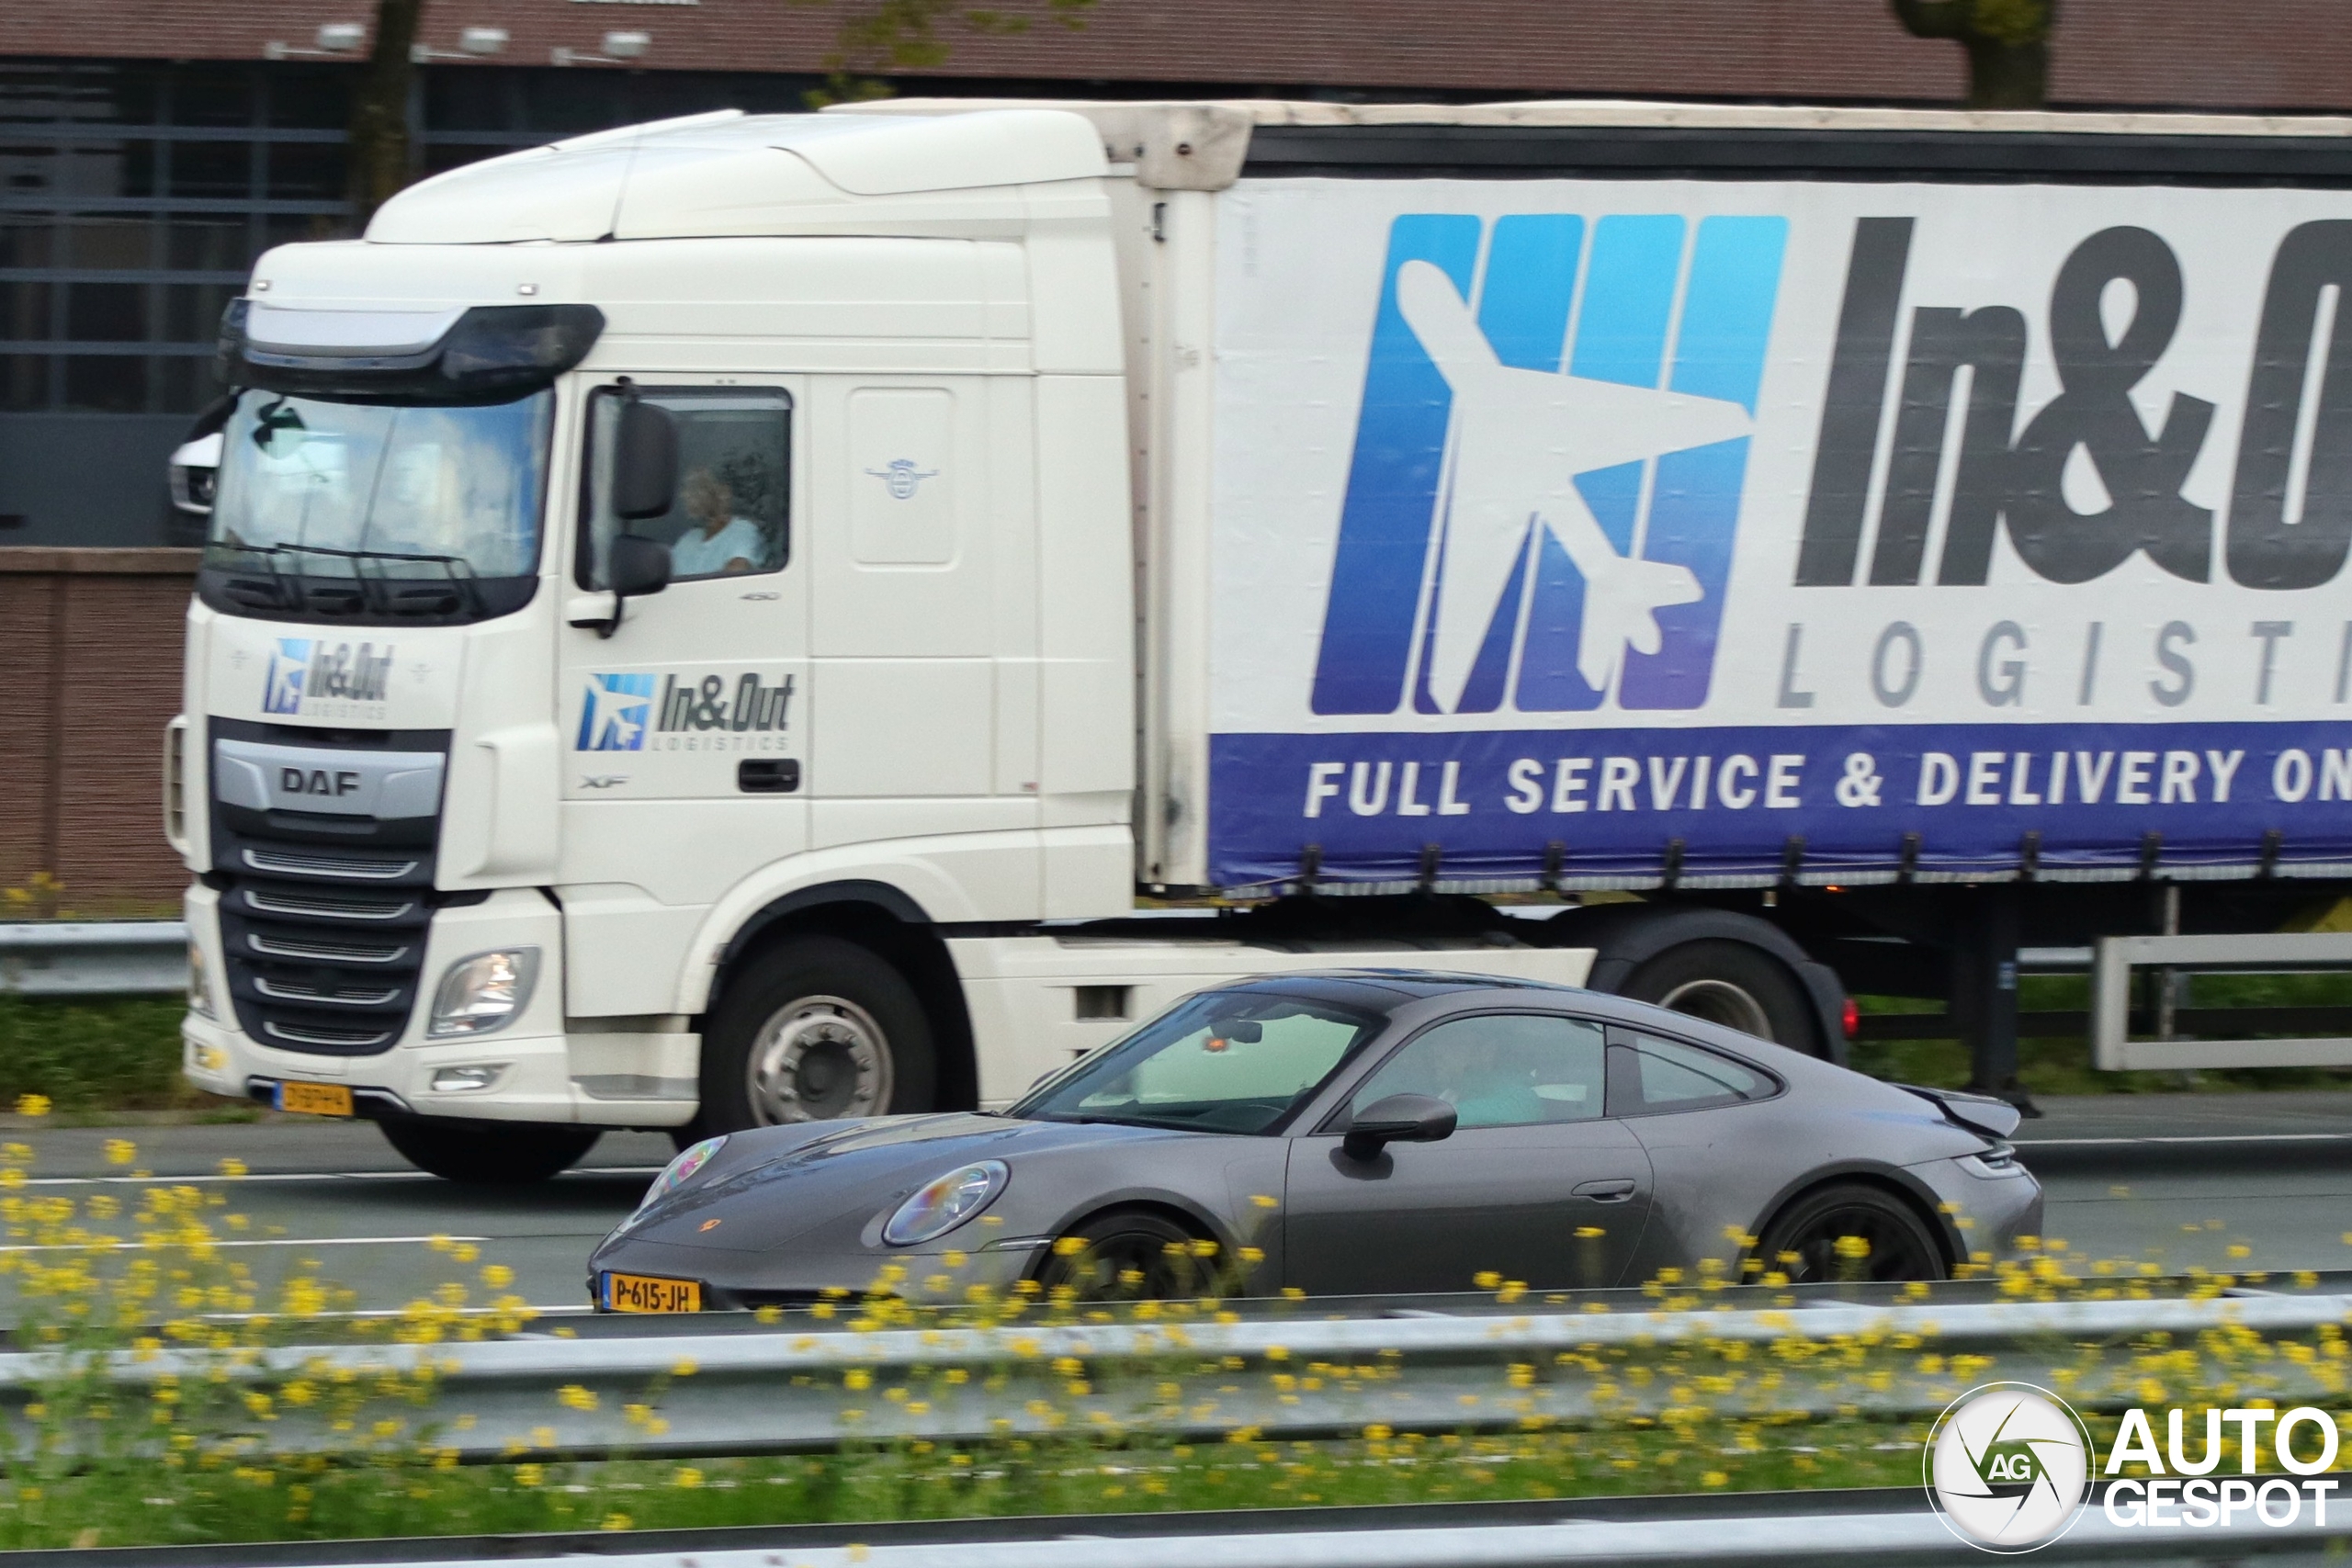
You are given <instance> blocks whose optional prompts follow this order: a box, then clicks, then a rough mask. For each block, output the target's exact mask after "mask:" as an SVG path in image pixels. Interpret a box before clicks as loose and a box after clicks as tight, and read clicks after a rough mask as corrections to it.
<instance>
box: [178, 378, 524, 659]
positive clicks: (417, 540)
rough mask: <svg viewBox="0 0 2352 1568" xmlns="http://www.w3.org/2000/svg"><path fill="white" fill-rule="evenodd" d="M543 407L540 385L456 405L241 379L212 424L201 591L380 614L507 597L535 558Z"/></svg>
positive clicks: (280, 608)
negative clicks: (217, 434) (218, 438)
mask: <svg viewBox="0 0 2352 1568" xmlns="http://www.w3.org/2000/svg"><path fill="white" fill-rule="evenodd" d="M553 408H554V397H553V394H552V393H549V392H537V393H534V394H532V395H531V396H529V397H526V398H522V399H519V400H515V401H514V402H509V403H496V404H491V405H488V406H481V407H458V408H449V407H431V408H401V407H388V406H384V405H379V404H366V403H345V402H330V401H325V400H319V399H312V398H297V397H288V396H284V395H281V394H278V393H273V392H259V391H248V392H246V393H244V394H243V396H242V397H241V398H240V399H239V400H238V402H237V406H236V409H235V411H234V412H233V413H232V414H231V416H230V419H229V422H228V424H227V426H226V428H225V429H224V431H223V432H222V435H223V440H222V443H221V453H220V479H219V490H218V492H217V497H216V500H215V502H214V505H213V511H212V532H211V537H210V538H209V541H208V542H207V546H206V549H205V555H204V568H205V578H206V580H207V581H205V582H204V583H203V584H201V586H202V587H203V589H204V590H205V592H206V598H207V599H208V601H210V602H213V603H214V604H215V606H216V607H217V608H222V609H228V610H232V611H235V612H239V613H244V614H261V615H273V614H275V615H300V616H304V617H309V616H316V615H329V616H334V617H335V618H338V619H345V620H359V621H365V622H378V623H382V622H390V621H398V620H410V619H417V618H425V619H435V620H440V619H468V618H474V617H477V616H480V615H489V614H497V613H501V612H502V611H503V610H505V609H511V608H514V607H515V604H519V603H521V602H522V601H523V600H525V599H527V598H528V597H529V592H528V588H529V580H531V579H532V578H533V577H534V576H535V575H536V573H537V570H538V561H539V513H540V510H541V498H542V495H543V493H544V487H545V475H546V466H547V446H548V426H549V423H550V419H551V413H552V411H553ZM518 592H519V597H518ZM223 601H225V603H224V602H223Z"/></svg>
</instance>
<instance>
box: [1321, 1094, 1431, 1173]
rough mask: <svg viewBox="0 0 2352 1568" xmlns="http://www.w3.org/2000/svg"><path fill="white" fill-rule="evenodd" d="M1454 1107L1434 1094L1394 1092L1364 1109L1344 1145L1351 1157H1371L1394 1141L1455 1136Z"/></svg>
mask: <svg viewBox="0 0 2352 1568" xmlns="http://www.w3.org/2000/svg"><path fill="white" fill-rule="evenodd" d="M1454 1120H1455V1113H1454V1110H1453V1106H1451V1105H1448V1104H1447V1103H1446V1102H1445V1101H1444V1100H1439V1099H1438V1098H1436V1097H1435V1096H1433V1095H1427V1094H1392V1095H1390V1096H1389V1097H1388V1098H1387V1099H1385V1100H1375V1101H1374V1103H1372V1104H1370V1105H1367V1106H1365V1107H1364V1108H1363V1113H1362V1114H1360V1115H1358V1116H1357V1117H1356V1119H1355V1120H1354V1121H1353V1122H1350V1123H1349V1124H1348V1135H1347V1137H1346V1138H1345V1139H1344V1140H1343V1141H1342V1142H1341V1144H1340V1147H1342V1148H1344V1149H1345V1150H1347V1153H1348V1157H1349V1158H1350V1159H1370V1158H1372V1157H1373V1156H1374V1155H1376V1154H1378V1153H1379V1152H1380V1151H1381V1150H1382V1149H1385V1148H1386V1147H1387V1146H1388V1145H1391V1144H1434V1143H1436V1142H1438V1141H1439V1140H1440V1139H1442V1138H1450V1137H1452V1136H1453V1124H1454Z"/></svg>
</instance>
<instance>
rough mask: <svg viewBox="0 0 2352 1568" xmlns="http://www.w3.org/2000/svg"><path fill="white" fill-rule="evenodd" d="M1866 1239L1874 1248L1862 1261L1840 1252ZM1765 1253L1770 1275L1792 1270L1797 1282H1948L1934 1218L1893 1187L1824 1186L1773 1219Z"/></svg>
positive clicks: (1761, 1251) (1762, 1246) (1760, 1252)
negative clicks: (1848, 1240) (1844, 1241)
mask: <svg viewBox="0 0 2352 1568" xmlns="http://www.w3.org/2000/svg"><path fill="white" fill-rule="evenodd" d="M1847 1236H1858V1237H1860V1239H1861V1240H1862V1241H1863V1242H1864V1243H1865V1244H1866V1245H1867V1246H1868V1247H1869V1250H1868V1252H1866V1253H1865V1254H1863V1255H1862V1256H1861V1257H1859V1258H1847V1257H1843V1256H1841V1255H1840V1254H1839V1253H1838V1241H1839V1240H1840V1239H1841V1238H1843V1237H1847ZM1756 1256H1757V1258H1758V1260H1759V1261H1760V1262H1762V1264H1763V1265H1764V1268H1765V1269H1766V1270H1767V1271H1768V1272H1778V1273H1782V1274H1786V1275H1787V1276H1788V1277H1789V1282H1790V1283H1791V1284H1796V1285H1802V1284H1808V1283H1815V1282H1818V1281H1821V1280H1842V1279H1854V1280H1940V1279H1943V1278H1944V1277H1945V1269H1944V1253H1943V1248H1942V1247H1939V1246H1937V1245H1936V1238H1935V1235H1934V1233H1932V1232H1931V1231H1929V1230H1928V1225H1927V1222H1926V1221H1924V1220H1922V1219H1920V1218H1919V1216H1918V1215H1917V1213H1913V1212H1912V1208H1911V1205H1910V1204H1908V1203H1905V1201H1903V1200H1902V1199H1900V1198H1897V1197H1896V1196H1894V1194H1893V1193H1892V1192H1888V1191H1886V1190H1883V1189H1881V1188H1877V1187H1870V1186H1865V1185H1864V1184H1863V1183H1861V1182H1859V1181H1845V1182H1838V1183H1836V1184H1834V1185H1832V1186H1828V1187H1816V1188H1815V1189H1814V1190H1812V1191H1810V1192H1806V1193H1804V1194H1802V1195H1800V1196H1799V1197H1798V1198H1797V1199H1796V1201H1793V1202H1792V1203H1791V1204H1790V1205H1789V1206H1788V1207H1787V1208H1785V1209H1783V1210H1781V1212H1780V1213H1778V1214H1775V1215H1774V1216H1773V1217H1772V1223H1771V1224H1770V1225H1768V1226H1766V1227H1765V1230H1764V1238H1763V1240H1762V1241H1761V1242H1760V1243H1758V1247H1757V1249H1756Z"/></svg>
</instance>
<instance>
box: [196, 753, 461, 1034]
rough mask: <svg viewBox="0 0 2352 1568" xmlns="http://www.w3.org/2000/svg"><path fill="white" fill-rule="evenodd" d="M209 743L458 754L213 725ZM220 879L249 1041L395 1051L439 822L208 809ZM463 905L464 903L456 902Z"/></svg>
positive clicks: (423, 932) (225, 936) (429, 911)
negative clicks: (244, 742)
mask: <svg viewBox="0 0 2352 1568" xmlns="http://www.w3.org/2000/svg"><path fill="white" fill-rule="evenodd" d="M210 728H211V739H233V740H243V741H257V742H262V743H264V744H266V745H269V746H277V747H286V746H299V747H303V748H311V747H316V748H318V749H321V750H331V749H348V750H355V751H361V752H362V754H363V755H364V750H363V749H366V748H381V749H388V750H396V751H412V752H413V751H425V750H438V751H443V752H446V751H447V749H448V737H447V734H446V733H440V732H424V733H419V732H415V731H408V732H401V733H398V734H393V735H386V734H384V733H382V732H380V731H379V732H375V733H372V734H371V733H367V732H352V733H347V734H346V733H344V732H339V731H331V730H329V731H320V730H309V729H290V728H281V727H277V726H268V725H259V724H252V723H245V722H240V721H236V720H229V719H220V718H215V719H213V720H211V721H210ZM210 805H211V813H212V863H213V865H214V867H215V868H216V870H215V872H214V874H213V876H212V879H211V880H212V882H213V884H214V886H217V887H218V888H219V889H220V937H221V948H222V952H223V953H224V955H225V957H226V959H227V971H228V973H227V978H228V981H229V992H230V997H231V999H232V1001H233V1002H234V1004H235V1006H236V1010H237V1020H238V1022H239V1023H240V1024H241V1025H242V1026H243V1029H244V1031H245V1032H246V1033H247V1034H248V1035H251V1036H252V1037H253V1038H254V1039H256V1040H259V1041H262V1042H264V1043H267V1044H270V1045H274V1046H276V1047H277V1048H278V1049H279V1050H281V1051H300V1052H307V1053H310V1054H312V1055H327V1056H362V1055H375V1054H376V1053H378V1052H381V1051H385V1050H389V1049H390V1047H391V1046H392V1045H393V1044H394V1043H397V1042H398V1041H399V1040H400V1038H401V1034H402V1033H403V1032H405V1031H406V1030H407V1028H408V1021H409V1016H410V1014H411V1013H412V1012H413V1010H414V1009H415V1006H416V998H417V992H418V990H419V988H420V987H421V985H422V984H423V978H424V977H423V975H422V973H421V970H422V966H423V964H424V949H425V939H426V937H427V935H428V934H429V931H430V928H431V925H432V921H433V911H434V909H435V907H436V906H437V905H439V904H441V903H444V902H447V901H448V899H449V897H451V896H448V895H443V894H438V893H435V891H434V888H433V865H434V857H435V851H436V849H437V848H438V840H439V837H440V819H439V818H438V817H437V816H435V817H430V818H390V819H386V820H379V819H377V818H369V817H349V816H345V817H339V818H338V817H327V816H321V815H313V814H310V813H307V812H298V811H289V810H281V809H273V810H254V809H250V808H247V807H240V806H233V805H229V804H226V803H224V802H222V801H221V800H220V799H219V798H217V797H216V798H215V799H214V800H213V801H212V802H211V803H210ZM454 897H458V898H459V899H462V898H464V897H466V896H465V895H462V894H459V895H456V896H454Z"/></svg>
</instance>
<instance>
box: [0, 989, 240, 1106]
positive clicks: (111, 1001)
mask: <svg viewBox="0 0 2352 1568" xmlns="http://www.w3.org/2000/svg"><path fill="white" fill-rule="evenodd" d="M185 1011H186V1008H185V1007H184V1006H183V1005H182V1003H181V1002H180V999H179V998H176V997H113V998H96V999H92V1000H74V1001H65V1000H50V999H47V998H34V997H11V996H0V1104H7V1105H13V1104H15V1103H16V1102H17V1100H18V1099H20V1098H21V1097H23V1096H26V1095H39V1096H40V1097H42V1098H43V1099H45V1100H48V1101H49V1102H50V1104H51V1106H52V1107H54V1108H55V1109H56V1110H57V1111H59V1112H61V1113H63V1114H68V1115H92V1114H100V1113H104V1112H107V1111H180V1110H193V1109H196V1108H198V1107H209V1106H217V1105H219V1104H220V1101H219V1100H214V1099H213V1098H212V1097H211V1096H209V1095H205V1094H199V1093H198V1092H197V1091H196V1090H195V1089H191V1088H189V1087H188V1085H187V1080H186V1079H184V1078H182V1077H180V1015H181V1014H182V1013H183V1012H185Z"/></svg>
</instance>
